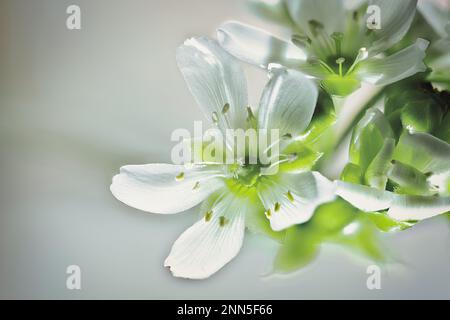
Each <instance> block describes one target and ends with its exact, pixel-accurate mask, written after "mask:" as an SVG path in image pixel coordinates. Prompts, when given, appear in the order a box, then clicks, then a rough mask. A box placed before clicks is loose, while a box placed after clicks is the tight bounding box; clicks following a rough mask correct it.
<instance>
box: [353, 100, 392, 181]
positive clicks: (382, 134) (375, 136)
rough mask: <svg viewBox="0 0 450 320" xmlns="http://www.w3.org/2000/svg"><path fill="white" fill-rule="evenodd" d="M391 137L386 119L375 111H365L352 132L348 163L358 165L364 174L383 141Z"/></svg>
mask: <svg viewBox="0 0 450 320" xmlns="http://www.w3.org/2000/svg"><path fill="white" fill-rule="evenodd" d="M393 137H394V133H393V131H392V128H391V126H390V124H389V122H388V121H387V119H386V117H385V116H384V115H383V114H382V113H381V112H380V111H379V110H377V109H374V108H372V109H369V110H367V112H366V114H365V116H364V117H363V118H362V119H361V121H359V123H358V124H357V125H356V127H355V129H354V131H353V135H352V139H351V142H350V162H352V163H354V164H357V165H359V166H360V167H361V169H362V171H363V172H364V173H365V171H366V170H367V168H368V166H369V165H370V163H371V162H372V160H373V158H374V157H375V156H376V155H377V154H378V152H379V151H380V150H381V148H382V147H383V145H384V141H385V139H388V138H393Z"/></svg>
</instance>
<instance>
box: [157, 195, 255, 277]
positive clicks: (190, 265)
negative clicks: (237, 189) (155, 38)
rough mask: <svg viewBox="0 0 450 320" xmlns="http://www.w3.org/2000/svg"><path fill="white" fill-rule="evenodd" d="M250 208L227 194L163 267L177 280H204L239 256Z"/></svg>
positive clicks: (180, 241)
mask: <svg viewBox="0 0 450 320" xmlns="http://www.w3.org/2000/svg"><path fill="white" fill-rule="evenodd" d="M249 207H250V206H249V205H248V204H247V203H246V202H245V201H244V200H243V199H241V198H236V197H235V196H234V195H233V194H231V193H229V192H228V191H226V193H225V194H224V195H222V196H221V197H219V198H218V199H217V200H216V201H215V202H214V204H213V205H212V207H211V210H210V211H209V212H208V213H207V214H209V216H205V218H204V219H202V220H200V221H198V222H197V223H196V224H194V225H193V226H192V227H190V228H189V229H187V230H186V231H185V232H184V233H183V234H182V235H181V236H180V237H179V238H178V239H177V240H176V241H175V243H174V245H173V247H172V250H171V251H170V254H169V256H168V257H167V259H166V261H165V262H164V266H166V267H170V271H171V272H172V274H173V275H174V276H175V277H182V278H189V279H205V278H208V277H209V276H211V275H212V274H213V273H215V272H217V271H218V270H219V269H220V268H222V267H223V266H224V265H225V264H227V263H228V262H229V261H230V260H231V259H233V258H234V257H235V256H236V255H237V254H238V252H239V250H240V249H241V246H242V242H243V239H244V231H245V215H246V210H248V209H249Z"/></svg>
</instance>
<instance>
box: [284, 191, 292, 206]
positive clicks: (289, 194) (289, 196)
mask: <svg viewBox="0 0 450 320" xmlns="http://www.w3.org/2000/svg"><path fill="white" fill-rule="evenodd" d="M286 197H287V198H288V199H289V201H290V202H292V203H294V196H293V195H292V193H291V192H290V191H288V192H287V193H286Z"/></svg>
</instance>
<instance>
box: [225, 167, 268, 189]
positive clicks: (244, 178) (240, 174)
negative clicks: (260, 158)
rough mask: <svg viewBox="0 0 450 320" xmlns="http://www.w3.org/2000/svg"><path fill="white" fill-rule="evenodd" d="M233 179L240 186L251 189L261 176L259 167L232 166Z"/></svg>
mask: <svg viewBox="0 0 450 320" xmlns="http://www.w3.org/2000/svg"><path fill="white" fill-rule="evenodd" d="M232 170H233V178H234V179H235V180H236V181H237V182H238V183H239V184H241V185H243V186H246V187H253V186H254V185H256V183H257V182H258V178H259V177H260V175H261V166H260V165H259V164H243V165H238V164H236V165H234V166H233V168H232Z"/></svg>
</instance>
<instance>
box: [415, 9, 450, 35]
mask: <svg viewBox="0 0 450 320" xmlns="http://www.w3.org/2000/svg"><path fill="white" fill-rule="evenodd" d="M441 3H442V1H441ZM448 5H449V4H448V2H447V6H448ZM417 9H419V12H420V14H421V15H422V16H423V17H424V18H425V20H426V21H427V22H428V24H429V25H430V26H431V27H432V28H433V30H434V31H435V32H436V33H437V34H438V35H439V36H440V37H442V38H443V37H446V36H447V32H446V31H445V26H446V24H447V22H448V21H449V16H450V13H449V8H447V10H446V9H445V7H444V6H440V5H439V2H438V1H433V0H419V2H418V4H417Z"/></svg>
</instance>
